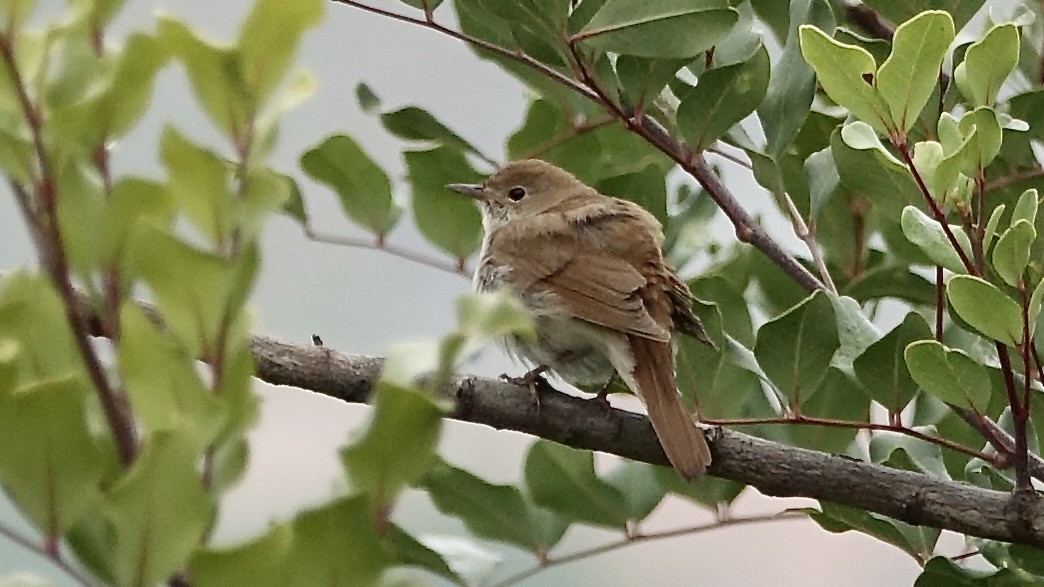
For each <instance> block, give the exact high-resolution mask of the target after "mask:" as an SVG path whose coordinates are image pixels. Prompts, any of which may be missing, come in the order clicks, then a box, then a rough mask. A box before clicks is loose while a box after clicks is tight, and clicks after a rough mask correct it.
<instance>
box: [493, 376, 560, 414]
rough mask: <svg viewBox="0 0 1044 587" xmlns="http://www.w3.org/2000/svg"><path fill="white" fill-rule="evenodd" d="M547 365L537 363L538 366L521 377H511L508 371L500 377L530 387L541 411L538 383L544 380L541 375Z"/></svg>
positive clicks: (534, 401)
mask: <svg viewBox="0 0 1044 587" xmlns="http://www.w3.org/2000/svg"><path fill="white" fill-rule="evenodd" d="M550 368H551V367H548V366H547V365H537V367H536V368H534V369H531V370H530V371H528V372H527V373H526V374H525V375H523V376H521V377H511V376H510V375H508V374H507V373H501V375H500V378H501V379H503V380H504V381H507V382H508V383H510V384H512V385H519V386H522V387H527V388H529V395H530V396H532V398H533V403H534V404H536V408H537V411H538V412H539V411H540V393H539V391H537V383H540V382H543V378H542V377H541V375H543V374H544V373H546V372H547V370H548V369H550Z"/></svg>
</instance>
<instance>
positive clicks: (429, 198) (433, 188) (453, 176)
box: [403, 147, 482, 259]
mask: <svg viewBox="0 0 1044 587" xmlns="http://www.w3.org/2000/svg"><path fill="white" fill-rule="evenodd" d="M403 157H405V159H406V169H407V174H408V178H409V181H410V189H411V193H412V201H413V218H414V220H415V221H416V223H417V228H419V229H420V232H421V234H423V235H424V237H425V238H426V239H428V240H429V241H431V243H432V244H434V245H435V246H436V247H438V248H440V249H442V250H443V251H445V252H447V253H449V254H450V255H453V257H455V258H457V259H465V258H467V257H468V256H469V255H471V253H473V252H475V251H476V250H477V249H478V247H479V243H480V242H481V240H482V217H481V214H479V211H478V208H477V207H476V206H475V203H474V202H473V201H472V200H470V199H468V198H465V197H462V196H460V195H459V194H454V193H452V192H450V191H449V190H447V189H446V185H447V184H450V183H478V182H480V181H482V176H481V175H480V174H479V173H478V172H477V171H475V170H474V169H473V168H472V167H471V164H469V163H468V161H467V159H466V158H465V157H464V154H463V153H461V152H460V151H459V150H456V149H452V148H450V147H438V148H436V149H432V150H430V151H406V152H405V153H403Z"/></svg>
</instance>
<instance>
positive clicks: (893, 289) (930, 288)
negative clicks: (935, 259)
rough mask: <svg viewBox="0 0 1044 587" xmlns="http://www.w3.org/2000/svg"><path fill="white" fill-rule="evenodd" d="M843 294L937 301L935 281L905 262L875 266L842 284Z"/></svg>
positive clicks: (862, 298) (918, 301)
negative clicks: (919, 273)
mask: <svg viewBox="0 0 1044 587" xmlns="http://www.w3.org/2000/svg"><path fill="white" fill-rule="evenodd" d="M840 293H842V294H844V295H846V296H849V297H851V298H853V299H855V300H858V301H859V302H867V301H869V300H879V299H882V298H897V299H900V300H906V301H908V302H913V303H915V304H934V303H935V284H934V283H932V282H931V281H929V280H927V279H925V278H924V277H922V276H921V275H918V274H917V273H914V272H911V271H910V267H909V266H908V265H905V264H902V265H900V264H888V265H881V266H878V267H874V268H873V269H869V270H867V271H864V272H862V273H860V274H859V276H858V277H856V278H855V279H853V280H852V281H849V282H848V283H847V284H845V285H844V286H843V287H841V292H840Z"/></svg>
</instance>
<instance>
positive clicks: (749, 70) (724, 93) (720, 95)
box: [678, 47, 769, 152]
mask: <svg viewBox="0 0 1044 587" xmlns="http://www.w3.org/2000/svg"><path fill="white" fill-rule="evenodd" d="M768 82H769V56H768V51H766V50H765V48H764V47H761V48H760V49H758V51H757V52H755V53H754V55H753V56H751V58H750V59H748V60H747V61H745V62H743V63H737V64H736V65H730V66H727V67H719V68H717V69H712V70H710V71H708V72H706V73H704V74H703V75H701V76H700V78H699V84H698V85H697V86H696V88H695V89H694V90H693V91H692V92H691V93H690V94H689V95H688V96H686V97H685V99H684V100H682V103H681V105H679V106H678V127H679V128H680V129H681V132H682V134H683V135H684V136H685V139H686V140H687V141H688V142H689V146H690V147H692V149H693V150H694V151H697V152H699V151H703V150H704V149H706V148H707V147H709V146H711V145H712V144H714V141H716V140H718V138H719V137H721V136H722V135H724V134H725V133H726V132H727V131H728V130H729V129H730V128H732V126H733V125H734V124H738V123H739V122H740V121H741V120H743V119H744V118H746V117H747V115H749V114H750V113H751V112H754V109H755V108H757V107H758V104H761V100H762V99H763V98H764V97H765V91H766V90H767V89H768Z"/></svg>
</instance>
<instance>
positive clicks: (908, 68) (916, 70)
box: [876, 10, 954, 133]
mask: <svg viewBox="0 0 1044 587" xmlns="http://www.w3.org/2000/svg"><path fill="white" fill-rule="evenodd" d="M953 35H954V30H953V19H952V18H950V15H949V14H947V13H945V12H942V11H939V10H933V11H929V12H923V13H921V14H919V15H917V16H916V17H914V18H912V19H910V20H908V21H906V22H904V23H903V24H901V25H900V26H899V27H898V28H897V29H896V30H895V34H894V35H893V37H892V54H891V55H889V57H888V59H887V60H886V61H885V62H884V63H883V64H882V65H881V69H880V70H879V71H878V72H877V80H876V86H877V90H878V91H879V92H880V93H881V96H882V97H883V98H884V101H885V102H886V103H887V104H888V108H889V111H890V112H891V119H892V120H893V121H894V122H895V124H896V127H897V130H899V131H900V132H904V133H905V132H906V131H907V130H909V129H910V127H912V126H913V125H914V123H915V122H916V121H917V117H918V115H920V113H921V109H922V108H924V105H925V104H926V103H927V102H928V99H929V98H930V97H931V95H932V90H933V89H934V88H935V86H936V84H937V83H938V77H939V68H940V67H941V66H942V61H943V57H945V56H946V53H947V50H948V49H949V47H950V43H952V42H953Z"/></svg>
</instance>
